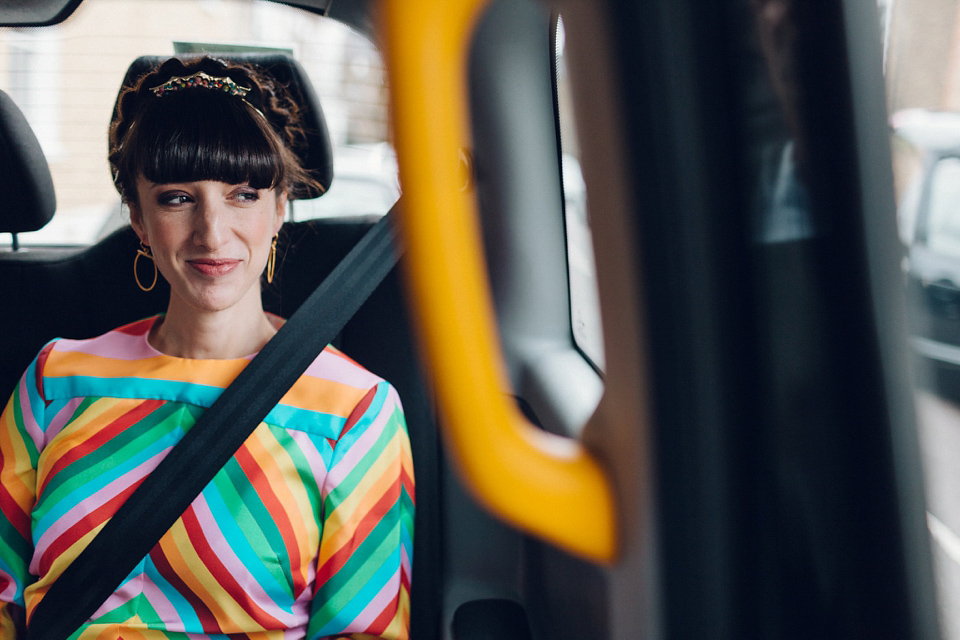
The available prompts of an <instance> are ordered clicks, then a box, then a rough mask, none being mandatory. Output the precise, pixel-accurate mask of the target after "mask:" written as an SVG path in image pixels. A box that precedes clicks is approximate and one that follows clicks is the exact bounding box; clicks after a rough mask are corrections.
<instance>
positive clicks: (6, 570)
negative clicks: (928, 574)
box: [0, 556, 28, 607]
mask: <svg viewBox="0 0 960 640" xmlns="http://www.w3.org/2000/svg"><path fill="white" fill-rule="evenodd" d="M15 560H16V561H17V562H18V563H20V566H19V567H18V568H16V569H14V568H13V567H11V566H10V565H9V564H8V563H7V561H6V558H4V557H3V556H0V574H3V575H6V576H8V577H9V578H11V579H12V580H13V583H14V584H15V585H16V590H15V591H14V593H13V603H14V604H18V605H20V606H21V607H22V606H24V605H23V590H24V588H26V586H27V585H25V584H23V581H22V580H20V579H18V577H20V576H25V575H28V574H27V563H26V562H25V561H24V559H23V558H15Z"/></svg>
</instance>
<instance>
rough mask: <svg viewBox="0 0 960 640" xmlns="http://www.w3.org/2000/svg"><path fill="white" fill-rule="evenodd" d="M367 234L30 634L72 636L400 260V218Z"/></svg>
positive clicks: (152, 480)
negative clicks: (395, 227) (397, 238)
mask: <svg viewBox="0 0 960 640" xmlns="http://www.w3.org/2000/svg"><path fill="white" fill-rule="evenodd" d="M398 206H399V203H398V204H396V205H394V206H393V208H392V209H391V210H390V213H388V214H387V215H386V216H384V217H383V218H382V219H381V220H380V221H378V222H377V223H376V224H375V225H374V226H373V228H371V229H370V230H369V231H367V233H366V234H365V235H364V236H363V238H361V239H360V241H359V242H358V243H357V244H356V246H354V247H353V249H351V250H350V253H348V254H347V256H346V257H345V258H344V259H343V260H342V261H341V262H340V264H338V265H337V266H336V268H335V269H334V270H333V271H332V272H331V273H330V275H329V276H327V278H325V279H324V281H323V282H322V283H321V284H320V286H319V287H317V289H316V291H314V292H313V293H312V294H311V295H310V297H309V298H307V300H306V301H305V302H304V303H303V305H301V306H300V308H299V309H298V310H297V311H296V313H294V314H293V315H292V316H291V317H290V319H289V320H288V321H287V322H286V324H284V325H283V327H281V328H280V330H279V331H278V332H277V334H276V335H275V336H274V337H273V338H272V339H271V340H270V341H269V342H267V344H266V345H264V347H263V349H262V350H261V351H260V353H259V354H257V356H256V357H254V358H253V360H252V361H251V362H250V364H249V365H247V366H246V368H245V369H244V370H243V371H242V372H241V373H240V375H239V376H237V378H236V379H235V380H234V381H233V382H232V383H231V384H230V385H229V386H228V387H227V388H226V389H224V391H223V393H222V394H221V395H220V397H219V398H218V399H217V400H216V401H215V402H214V403H213V404H212V405H211V406H210V408H209V409H207V410H206V411H205V412H204V413H203V415H201V416H200V419H199V420H197V422H196V424H195V425H194V426H193V427H192V428H191V429H190V430H189V431H188V432H187V433H186V435H184V436H183V438H182V439H181V440H180V442H179V443H178V444H177V445H176V446H174V447H173V449H172V450H171V451H170V453H169V454H168V455H167V456H166V457H165V458H164V459H163V460H162V461H161V462H160V464H159V465H158V466H157V468H156V470H154V471H153V473H151V474H150V475H149V476H147V478H146V479H145V480H144V481H143V483H142V484H141V485H140V486H139V487H138V488H137V490H136V491H135V492H134V493H133V495H131V496H130V497H129V498H128V499H127V501H126V502H125V503H124V504H123V505H122V506H121V507H120V508H119V509H118V510H117V513H116V515H114V516H113V517H112V518H111V519H110V520H109V521H108V522H107V524H106V525H104V527H103V529H101V530H100V533H98V534H97V535H96V537H94V539H93V540H92V541H91V542H90V544H89V545H88V546H87V548H86V549H84V550H83V551H82V552H81V553H80V555H79V556H77V558H76V559H75V560H74V561H73V562H72V563H71V564H70V565H69V566H68V567H67V568H66V570H64V572H63V573H62V574H61V575H60V577H59V578H58V579H57V580H56V581H55V582H54V583H53V584H52V585H51V586H50V589H49V590H48V591H47V593H46V595H45V596H44V597H43V599H42V600H41V601H40V603H39V604H38V605H37V608H36V610H35V611H34V612H33V615H32V616H31V619H30V624H29V637H30V640H64V639H65V638H67V637H68V636H69V635H70V634H72V633H73V632H75V631H76V630H77V629H79V628H80V626H81V625H82V624H83V623H84V622H86V621H87V620H89V619H90V617H91V616H92V615H93V614H94V613H95V612H96V610H97V609H98V608H100V605H102V604H103V603H104V602H105V601H106V599H107V598H108V597H109V596H110V595H111V594H112V593H113V592H114V591H115V590H116V588H117V587H118V586H120V583H121V582H122V581H123V579H124V578H126V577H127V576H128V575H129V574H130V572H131V571H133V569H134V568H135V567H136V566H137V564H139V563H140V561H141V560H143V558H144V557H145V556H146V555H147V554H148V553H150V550H151V549H153V547H154V546H156V544H157V542H159V540H160V538H161V537H162V536H163V534H164V533H166V532H167V531H168V530H169V529H170V527H172V526H173V525H174V523H175V522H176V521H177V519H178V518H179V517H180V516H181V515H182V514H183V512H184V511H186V510H187V507H189V506H190V504H191V503H192V502H193V501H194V499H195V498H196V497H197V496H198V495H200V492H201V491H202V490H203V488H204V487H205V486H207V484H209V482H210V481H211V480H212V479H213V477H214V475H216V473H217V471H219V470H220V469H221V468H222V467H223V466H224V465H225V464H226V463H227V462H228V461H229V460H230V458H232V457H233V455H234V453H236V451H237V449H239V448H240V446H241V445H242V444H243V443H244V442H245V441H246V439H247V437H248V436H249V435H250V434H251V433H252V432H253V430H254V429H255V428H256V427H257V425H258V424H260V422H262V421H263V418H264V417H266V415H267V413H269V412H270V410H271V409H272V408H273V407H274V406H276V404H277V403H278V402H279V401H280V399H281V398H282V397H283V395H284V394H285V393H286V392H287V390H288V389H289V388H290V387H291V386H293V384H294V383H295V382H296V381H297V379H298V378H300V376H301V375H302V374H303V372H304V371H306V369H307V367H308V366H309V365H310V363H311V362H313V361H314V360H315V359H316V357H317V355H318V354H319V353H320V352H321V351H322V350H323V349H324V347H326V346H327V344H329V343H330V342H331V341H332V340H333V339H334V338H335V337H336V336H337V334H338V333H340V331H341V330H342V329H343V326H344V325H345V324H346V323H347V321H348V320H350V318H351V317H352V316H353V315H354V313H356V311H357V310H358V309H359V308H360V306H361V305H362V304H363V302H364V301H365V300H366V299H367V298H368V297H369V296H370V294H371V293H372V292H373V290H374V289H376V287H377V285H378V284H380V282H381V281H382V280H383V278H384V277H385V276H386V275H387V273H389V272H390V270H391V269H392V268H393V266H394V265H395V264H396V262H397V258H398V257H399V251H398V250H397V249H396V243H395V242H394V230H393V227H392V218H394V217H395V215H394V211H395V210H396V209H397V207H398Z"/></svg>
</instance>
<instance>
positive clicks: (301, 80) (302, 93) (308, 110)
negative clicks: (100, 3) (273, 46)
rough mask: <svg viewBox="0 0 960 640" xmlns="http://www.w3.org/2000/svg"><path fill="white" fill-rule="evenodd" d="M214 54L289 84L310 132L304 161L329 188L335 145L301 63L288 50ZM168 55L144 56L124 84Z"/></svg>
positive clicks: (302, 195) (308, 195)
mask: <svg viewBox="0 0 960 640" xmlns="http://www.w3.org/2000/svg"><path fill="white" fill-rule="evenodd" d="M210 55H212V56H214V57H216V58H220V59H221V60H226V61H227V62H244V63H247V64H251V65H253V66H255V67H257V68H258V70H259V71H261V72H262V73H265V74H267V75H269V76H270V77H271V78H273V80H274V81H275V82H277V83H278V84H281V85H283V86H285V87H286V88H287V91H289V92H290V96H291V97H292V98H293V100H294V101H295V102H296V103H297V104H298V105H300V108H301V109H302V110H303V111H302V119H303V128H304V130H305V131H306V133H307V146H306V148H305V149H303V150H301V151H300V153H299V156H300V163H301V164H302V165H303V168H304V169H306V170H307V171H309V172H310V173H311V175H312V176H313V177H314V179H316V180H317V182H319V183H320V185H321V186H322V187H323V191H324V192H325V191H326V190H327V189H328V188H329V187H330V183H331V182H332V181H333V148H332V146H331V145H330V133H329V132H328V131H327V123H326V120H324V118H323V109H322V108H321V107H320V100H319V99H318V98H317V94H316V92H315V91H314V90H313V85H312V84H310V79H309V78H308V77H307V73H306V71H304V70H303V67H302V66H301V65H300V63H299V62H297V61H296V60H294V59H293V58H291V57H290V56H288V55H286V54H284V53H212V54H210ZM184 57H188V56H184ZM166 59H167V57H166V56H140V57H139V58H137V59H136V60H134V61H133V62H132V63H131V64H130V68H129V69H127V75H126V76H125V77H124V78H123V86H124V87H129V86H133V84H134V83H136V81H137V79H138V78H139V77H140V76H142V75H144V74H145V73H147V72H149V71H151V70H153V69H154V68H156V67H158V66H159V65H160V64H161V63H163V62H164V61H165V60H166ZM118 97H119V96H118ZM114 110H116V105H114ZM320 195H322V192H321V193H317V192H316V191H315V190H313V191H312V192H311V193H297V194H295V196H296V198H298V199H301V200H303V199H308V198H316V197H319V196H320Z"/></svg>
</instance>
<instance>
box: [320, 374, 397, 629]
mask: <svg viewBox="0 0 960 640" xmlns="http://www.w3.org/2000/svg"><path fill="white" fill-rule="evenodd" d="M413 484H414V483H413V459H412V457H411V452H410V441H409V438H408V437H407V428H406V423H405V421H404V417H403V410H402V408H401V406H400V399H399V398H398V397H397V392H396V391H395V390H394V388H393V387H392V386H390V385H389V384H388V383H386V382H381V383H380V384H378V385H377V386H376V387H374V388H373V389H371V390H370V391H369V392H368V393H367V395H366V396H365V397H364V399H363V400H362V401H361V402H360V403H359V404H358V405H357V407H356V408H355V409H354V411H353V413H352V414H351V415H350V417H349V418H348V419H347V422H346V424H345V426H344V428H343V431H342V432H341V434H340V437H339V438H338V440H337V444H336V447H335V448H334V453H333V459H332V463H331V465H330V469H329V471H328V473H327V478H326V481H325V483H324V488H323V499H324V503H323V523H322V524H323V533H322V537H321V541H320V554H319V559H318V563H317V577H316V584H317V587H316V589H315V591H314V600H313V607H312V613H311V617H310V624H309V626H308V629H307V637H308V638H330V637H334V638H340V637H347V638H384V639H388V638H389V639H391V640H394V639H396V640H400V639H406V638H408V637H409V627H410V563H411V560H412V557H413V543H412V541H413V508H414V507H413V503H414V489H413Z"/></svg>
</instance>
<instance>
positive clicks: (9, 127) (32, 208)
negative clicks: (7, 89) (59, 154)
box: [0, 91, 57, 233]
mask: <svg viewBox="0 0 960 640" xmlns="http://www.w3.org/2000/svg"><path fill="white" fill-rule="evenodd" d="M0 190H2V192H3V193H4V194H5V197H4V203H3V206H2V207H0V232H4V233H21V232H25V231H36V230H37V229H40V228H42V227H43V225H45V224H47V223H48V222H50V218H52V217H53V213H54V211H56V209H57V197H56V195H55V194H54V191H53V177H51V175H50V167H49V165H47V159H46V158H45V157H44V156H43V149H41V148H40V142H39V141H38V140H37V136H36V135H34V133H33V129H31V128H30V125H29V124H28V123H27V119H26V118H25V117H24V116H23V113H22V112H21V111H20V109H19V108H17V105H15V104H14V103H13V100H11V99H10V96H8V95H7V94H6V93H4V92H3V91H0Z"/></svg>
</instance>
